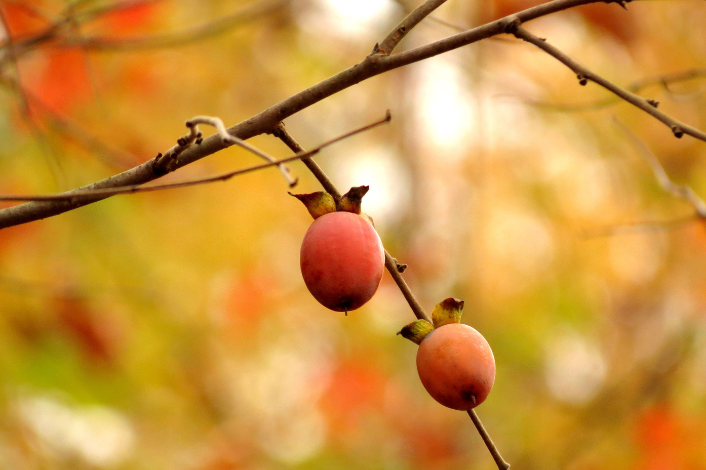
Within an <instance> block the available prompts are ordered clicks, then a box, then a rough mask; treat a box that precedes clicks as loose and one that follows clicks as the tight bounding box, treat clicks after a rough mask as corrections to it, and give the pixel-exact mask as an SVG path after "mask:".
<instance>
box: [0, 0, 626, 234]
mask: <svg viewBox="0 0 706 470" xmlns="http://www.w3.org/2000/svg"><path fill="white" fill-rule="evenodd" d="M600 1H601V0H553V1H550V2H547V3H544V4H542V5H538V6H535V7H532V8H528V9H527V10H524V11H521V12H519V13H517V14H515V15H511V16H508V17H505V18H501V19H499V20H496V21H493V22H490V23H488V24H486V25H483V26H480V27H477V28H474V29H471V30H469V31H465V32H463V33H459V34H456V35H454V36H451V37H448V38H445V39H442V40H440V41H436V42H433V43H431V44H427V45H425V46H422V47H418V48H416V49H412V50H409V51H405V52H402V53H399V54H394V55H391V56H382V55H378V54H373V55H368V56H366V57H365V58H364V59H363V60H362V61H361V62H360V63H358V64H356V65H354V66H352V67H350V68H348V69H346V70H344V71H342V72H340V73H338V74H336V75H334V76H332V77H330V78H328V79H326V80H324V81H322V82H320V83H318V84H316V85H314V86H312V87H310V88H307V89H306V90H304V91H301V92H299V93H297V94H296V95H293V96H291V97H289V98H287V99H285V100H283V101H281V102H280V103H278V104H276V105H274V106H272V107H270V108H268V109H266V110H264V111H262V112H261V113H259V114H257V115H256V116H253V117H251V118H250V119H247V120H246V121H243V122H241V123H239V124H237V125H235V126H233V127H231V128H230V129H228V133H229V134H230V135H233V136H236V137H238V138H240V139H242V140H247V139H249V138H251V137H254V136H256V135H260V134H264V133H267V132H272V130H273V129H275V128H276V127H277V125H279V123H280V122H281V121H282V120H283V119H286V118H287V117H289V116H292V115H294V114H296V113H298V112H299V111H301V110H302V109H305V108H307V107H309V106H311V105H313V104H314V103H317V102H319V101H321V100H324V99H326V98H327V97H329V96H331V95H333V94H335V93H338V92H339V91H341V90H345V89H346V88H349V87H351V86H353V85H355V84H357V83H360V82H362V81H363V80H366V79H368V78H371V77H374V76H376V75H380V74H382V73H384V72H387V71H390V70H393V69H396V68H398V67H402V66H405V65H408V64H411V63H414V62H418V61H420V60H424V59H427V58H429V57H433V56H435V55H439V54H442V53H444V52H447V51H450V50H453V49H457V48H459V47H462V46H466V45H468V44H472V43H474V42H477V41H480V40H482V39H486V38H489V37H492V36H496V35H499V34H504V33H506V32H508V28H510V27H511V26H512V25H514V24H515V23H516V21H518V20H519V21H520V22H526V21H530V20H532V19H535V18H539V17H541V16H545V15H549V14H551V13H555V12H558V11H562V10H566V9H569V8H573V7H576V6H579V5H586V4H589V3H598V2H600ZM604 2H605V0H604ZM613 3H615V2H613ZM225 147H226V145H225V144H223V142H222V140H221V139H220V138H219V137H217V136H211V137H209V138H206V139H204V141H203V143H202V144H201V145H194V146H190V147H189V148H187V149H186V150H184V152H183V153H181V154H180V155H179V158H178V159H177V160H176V161H175V162H174V165H172V166H171V167H170V168H167V169H165V168H164V167H162V166H159V165H155V160H154V159H152V160H148V161H146V162H145V163H143V164H141V165H139V166H137V167H135V168H132V169H130V170H127V171H124V172H123V173H120V174H118V175H114V176H111V177H109V178H106V179H104V180H101V181H98V182H96V183H93V184H91V185H88V186H86V187H84V188H82V189H107V188H115V187H121V186H134V185H141V184H144V183H147V182H149V181H152V180H155V179H157V178H159V177H161V176H164V175H165V174H166V173H167V172H168V171H169V170H173V169H177V168H181V167H183V166H185V165H188V164H190V163H193V162H195V161H198V160H200V159H202V158H204V157H206V156H208V155H211V154H213V153H215V152H218V151H219V150H222V149H223V148H225ZM104 198H105V196H102V197H97V198H96V199H94V200H93V201H91V200H82V201H80V202H77V203H75V204H68V203H66V202H65V201H33V202H30V203H27V204H23V205H20V206H15V207H10V208H7V209H1V210H0V228H3V227H8V226H12V225H18V224H22V223H26V222H30V221H32V220H38V219H43V218H46V217H51V216H54V215H57V214H61V213H63V212H66V211H69V210H72V209H75V208H77V207H81V206H83V205H86V204H89V203H91V202H95V201H98V200H101V199H104Z"/></svg>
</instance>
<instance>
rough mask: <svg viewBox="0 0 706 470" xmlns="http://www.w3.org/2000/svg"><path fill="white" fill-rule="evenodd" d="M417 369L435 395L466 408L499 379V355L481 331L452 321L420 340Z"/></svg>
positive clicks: (449, 404)
mask: <svg viewBox="0 0 706 470" xmlns="http://www.w3.org/2000/svg"><path fill="white" fill-rule="evenodd" d="M417 371H418V372H419V378H420V379H421V381H422V385H424V388H425V389H426V390H427V392H429V395H431V396H432V398H434V399H435V400H436V401H438V402H439V403H441V404H442V405H444V406H447V407H449V408H453V409H455V410H464V411H466V410H470V409H471V408H474V407H476V406H478V405H480V404H481V403H483V401H484V400H485V399H486V398H487V397H488V394H489V393H490V390H491V389H492V388H493V382H495V359H494V358H493V352H492V351H491V350H490V345H489V344H488V342H487V341H486V340H485V338H484V337H483V336H482V335H481V334H480V333H478V331H476V330H475V329H474V328H472V327H470V326H468V325H464V324H462V323H449V324H446V325H444V326H441V327H439V328H437V329H435V330H433V331H432V332H431V333H429V334H428V335H427V336H426V337H425V338H424V339H423V340H422V342H421V343H420V344H419V350H418V351H417Z"/></svg>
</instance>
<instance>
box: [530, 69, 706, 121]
mask: <svg viewBox="0 0 706 470" xmlns="http://www.w3.org/2000/svg"><path fill="white" fill-rule="evenodd" d="M704 77H706V68H703V67H700V68H695V69H688V70H683V71H681V72H674V73H670V74H664V75H657V76H651V77H646V78H642V79H640V80H637V81H635V82H633V83H632V84H630V85H628V86H627V87H625V89H626V90H628V91H631V92H633V93H637V92H639V91H641V90H643V89H645V88H648V87H651V86H660V87H662V88H663V89H664V91H665V92H667V93H668V94H669V95H683V94H682V93H676V92H675V91H674V90H671V89H670V87H669V85H671V84H673V83H681V82H687V81H691V80H697V79H700V78H704ZM520 99H521V100H522V101H523V102H524V103H527V104H530V105H532V106H537V107H541V108H544V109H548V110H550V111H566V112H581V111H593V110H597V109H601V108H605V107H608V106H612V105H614V104H617V103H620V102H621V101H622V100H621V98H620V97H619V96H610V97H608V98H605V99H601V100H595V101H589V102H585V103H552V102H546V101H538V100H530V99H523V98H520ZM674 99H675V101H676V98H674ZM682 99H683V98H682Z"/></svg>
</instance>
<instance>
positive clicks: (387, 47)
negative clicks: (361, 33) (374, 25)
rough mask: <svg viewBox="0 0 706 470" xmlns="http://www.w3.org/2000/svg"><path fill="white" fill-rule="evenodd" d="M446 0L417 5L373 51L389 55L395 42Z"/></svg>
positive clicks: (435, 0)
mask: <svg viewBox="0 0 706 470" xmlns="http://www.w3.org/2000/svg"><path fill="white" fill-rule="evenodd" d="M445 2H446V0H427V1H426V2H424V3H423V4H422V5H420V6H418V7H417V8H415V9H414V10H412V12H411V13H410V14H408V15H407V16H406V17H405V18H404V19H403V20H402V21H401V22H400V24H398V25H397V26H395V29H393V30H392V32H391V33H390V34H388V35H387V37H386V38H385V39H383V41H382V42H381V43H380V46H379V47H377V46H376V50H374V51H373V52H374V53H378V54H381V55H390V54H392V51H393V50H395V47H397V44H399V43H400V41H402V39H404V37H405V36H406V35H407V33H409V32H410V31H411V30H412V28H414V27H415V26H417V24H419V22H420V21H422V20H423V19H424V18H426V17H427V16H428V15H429V14H430V13H431V12H432V11H434V10H436V9H437V8H439V7H440V6H441V5H442V4H444V3H445Z"/></svg>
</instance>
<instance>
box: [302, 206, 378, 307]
mask: <svg viewBox="0 0 706 470" xmlns="http://www.w3.org/2000/svg"><path fill="white" fill-rule="evenodd" d="M300 264H301V270H302V277H303V278H304V283H305V284H306V287H307V288H308V289H309V292H311V294H312V295H313V296H314V298H315V299H316V300H318V301H319V302H320V303H321V304H322V305H323V306H324V307H326V308H329V309H331V310H334V311H336V312H348V311H350V310H355V309H357V308H359V307H360V306H362V305H363V304H364V303H366V302H367V301H368V300H370V298H371V297H372V296H373V294H375V291H376V290H377V288H378V285H379V284H380V279H382V272H383V269H384V267H385V250H384V249H383V247H382V242H381V241H380V237H379V236H378V234H377V232H376V231H375V229H374V228H373V226H372V225H371V224H370V222H368V221H367V220H366V219H364V218H363V217H362V216H360V215H358V214H354V213H352V212H330V213H328V214H325V215H322V216H321V217H319V218H317V219H316V220H314V222H313V223H312V224H311V226H310V227H309V230H307V232H306V235H304V241H303V242H302V248H301V253H300Z"/></svg>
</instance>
